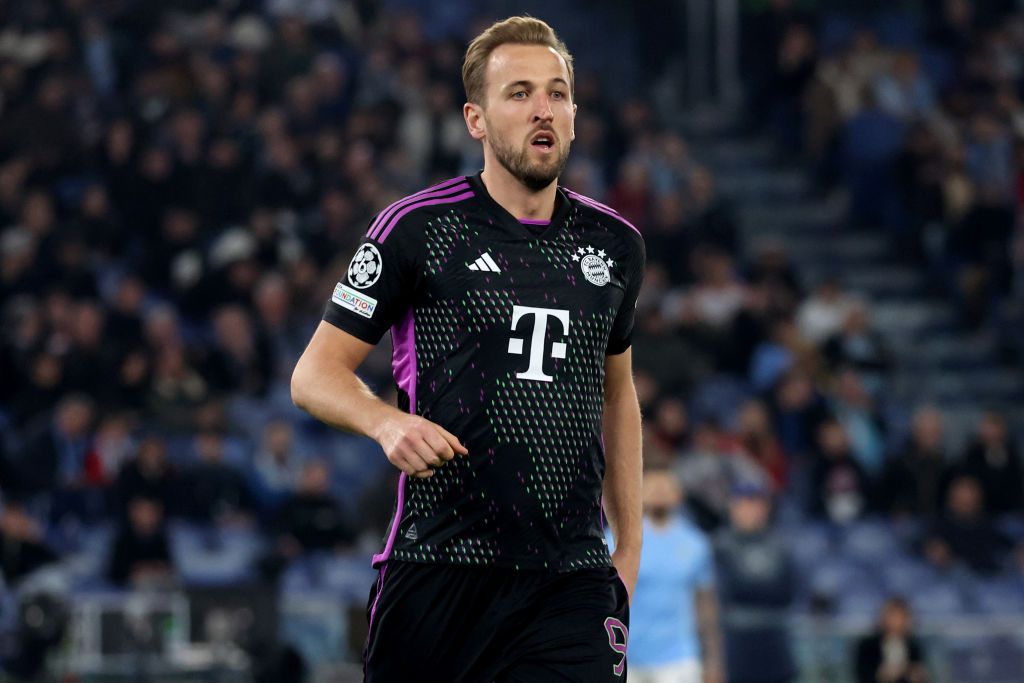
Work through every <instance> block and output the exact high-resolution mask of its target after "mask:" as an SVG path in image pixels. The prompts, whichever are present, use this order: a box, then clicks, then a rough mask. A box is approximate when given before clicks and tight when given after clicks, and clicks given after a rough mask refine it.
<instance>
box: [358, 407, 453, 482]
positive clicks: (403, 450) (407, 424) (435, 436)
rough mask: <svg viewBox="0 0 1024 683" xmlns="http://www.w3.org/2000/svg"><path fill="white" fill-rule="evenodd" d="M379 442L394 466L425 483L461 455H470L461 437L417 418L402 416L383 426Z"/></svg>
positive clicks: (389, 420)
mask: <svg viewBox="0 0 1024 683" xmlns="http://www.w3.org/2000/svg"><path fill="white" fill-rule="evenodd" d="M377 442H378V443H379V444H380V445H381V447H382V448H383V449H384V453H385V454H386V455H387V457H388V460H389V461H390V462H391V464H392V465H394V466H395V467H397V468H398V469H400V470H402V471H403V472H405V473H406V474H407V475H409V476H410V477H418V478H420V479H426V478H428V477H432V476H433V475H434V470H435V469H437V468H438V467H441V466H442V465H444V464H445V463H446V462H448V461H449V460H451V459H452V458H454V457H455V455H456V454H458V455H469V451H468V450H466V447H465V446H463V445H462V442H460V441H459V439H458V437H457V436H455V435H454V434H452V433H451V432H449V431H448V430H446V429H445V428H444V427H441V426H440V425H436V424H434V423H433V422H431V421H430V420H426V419H424V418H422V417H420V416H418V415H402V416H399V417H394V418H390V419H388V421H387V422H385V423H384V424H383V425H381V429H380V433H379V437H378V438H377Z"/></svg>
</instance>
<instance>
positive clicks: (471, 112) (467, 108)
mask: <svg viewBox="0 0 1024 683" xmlns="http://www.w3.org/2000/svg"><path fill="white" fill-rule="evenodd" d="M462 118H464V119H466V128H467V129H469V135H470V137H472V138H473V139H474V140H483V139H484V138H485V137H487V122H486V121H485V120H484V110H483V107H481V106H480V105H478V104H473V103H472V102H466V103H465V104H464V105H462Z"/></svg>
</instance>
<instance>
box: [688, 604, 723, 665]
mask: <svg viewBox="0 0 1024 683" xmlns="http://www.w3.org/2000/svg"><path fill="white" fill-rule="evenodd" d="M694 599H695V600H696V602H697V632H698V634H699V636H700V644H701V660H702V664H703V668H704V683H724V681H725V659H724V655H723V652H722V629H721V626H720V624H719V620H718V597H717V596H716V595H715V591H714V589H713V588H699V589H697V594H696V597H695V598H694Z"/></svg>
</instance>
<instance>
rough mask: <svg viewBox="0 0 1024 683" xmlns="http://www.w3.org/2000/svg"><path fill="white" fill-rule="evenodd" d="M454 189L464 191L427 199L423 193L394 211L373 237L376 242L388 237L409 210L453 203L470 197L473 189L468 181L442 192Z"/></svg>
mask: <svg viewBox="0 0 1024 683" xmlns="http://www.w3.org/2000/svg"><path fill="white" fill-rule="evenodd" d="M454 190H466V191H465V192H462V193H461V194H457V195H454V196H450V197H438V198H436V199H429V200H428V199H427V195H424V196H423V197H420V199H419V200H418V201H416V202H414V203H412V204H409V205H407V206H406V207H405V208H403V209H402V210H401V211H399V212H398V213H396V214H395V215H394V216H393V217H391V218H390V219H388V222H387V225H384V226H382V229H381V231H380V233H379V236H378V237H375V238H374V239H376V240H377V241H378V242H383V241H384V240H386V239H387V238H388V235H390V234H391V231H392V230H394V229H395V226H396V225H398V222H399V221H400V220H402V217H403V216H405V214H407V213H409V212H410V211H413V210H415V209H421V208H423V207H424V206H434V205H437V204H455V203H457V202H461V201H464V200H466V199H469V198H470V197H472V196H473V191H472V190H470V189H469V184H468V183H467V184H464V185H456V186H455V187H453V188H450V189H448V190H445V191H444V192H446V193H447V192H451V191H454Z"/></svg>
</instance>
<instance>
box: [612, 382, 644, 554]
mask: <svg viewBox="0 0 1024 683" xmlns="http://www.w3.org/2000/svg"><path fill="white" fill-rule="evenodd" d="M604 447H605V476H604V490H603V495H604V511H605V515H606V516H607V518H608V523H609V525H610V526H611V530H612V536H613V538H614V539H615V551H616V553H617V554H619V553H624V554H627V555H630V556H635V558H636V561H637V562H639V557H640V545H641V542H642V534H643V524H642V518H643V504H642V500H641V485H642V478H643V456H642V454H641V452H642V448H641V435H640V404H639V402H638V401H637V397H636V390H635V389H634V388H633V385H632V383H631V382H630V383H629V385H628V387H626V388H624V389H623V390H621V391H619V392H617V393H615V394H612V395H608V396H606V397H605V406H604Z"/></svg>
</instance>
